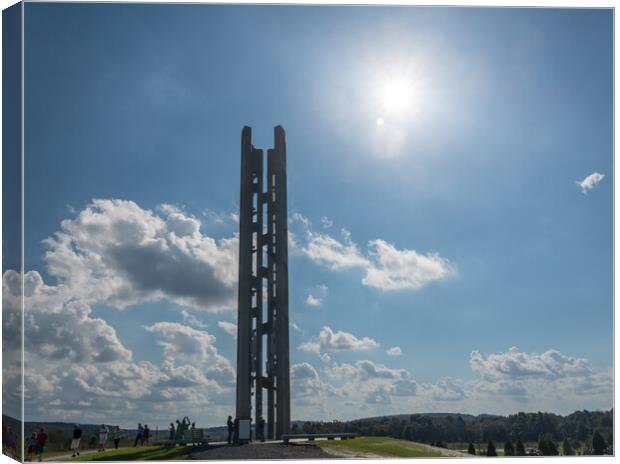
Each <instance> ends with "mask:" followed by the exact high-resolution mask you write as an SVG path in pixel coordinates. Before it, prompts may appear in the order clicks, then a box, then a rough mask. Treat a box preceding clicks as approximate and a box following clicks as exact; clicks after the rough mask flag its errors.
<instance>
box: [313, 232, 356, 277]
mask: <svg viewBox="0 0 620 464" xmlns="http://www.w3.org/2000/svg"><path fill="white" fill-rule="evenodd" d="M303 251H304V253H305V254H306V256H308V257H309V258H310V259H311V260H312V261H315V262H317V263H319V264H323V265H325V266H327V267H328V268H329V269H332V270H336V271H337V270H343V269H349V268H352V267H356V266H361V267H366V266H368V260H367V259H366V258H364V257H363V256H362V255H361V253H360V251H359V249H358V247H357V245H356V244H355V243H353V241H352V240H351V237H350V235H349V234H347V233H343V240H342V242H341V241H338V240H336V239H335V238H333V237H331V236H330V235H327V234H319V233H315V232H308V243H307V245H306V247H305V248H304V249H303Z"/></svg>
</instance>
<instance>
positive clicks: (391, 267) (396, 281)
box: [298, 220, 455, 291]
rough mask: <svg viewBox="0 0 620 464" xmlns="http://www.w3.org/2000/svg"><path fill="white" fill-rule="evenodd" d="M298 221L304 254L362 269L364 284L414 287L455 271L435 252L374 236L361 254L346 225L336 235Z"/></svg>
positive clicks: (328, 263)
mask: <svg viewBox="0 0 620 464" xmlns="http://www.w3.org/2000/svg"><path fill="white" fill-rule="evenodd" d="M302 223H303V224H304V226H305V236H306V238H307V243H306V244H305V246H299V245H298V246H299V247H300V248H301V250H302V251H303V253H304V254H305V255H306V256H307V257H309V258H310V259H311V260H312V261H314V262H316V263H318V264H321V265H324V266H326V267H327V268H328V269H331V270H335V271H341V270H345V269H351V268H360V269H363V270H365V275H364V277H363V278H362V283H363V284H364V285H366V286H368V287H373V288H377V289H379V290H383V291H394V290H417V289H419V288H422V287H424V286H425V285H428V284H429V283H431V282H434V281H438V280H442V279H445V278H446V277H448V276H449V275H451V274H453V273H454V272H455V267H454V266H453V265H452V264H451V263H450V262H449V261H448V260H447V259H445V258H443V257H441V256H440V255H439V254H438V253H427V254H421V253H418V252H417V251H416V250H409V249H398V248H396V247H395V246H394V245H393V244H390V243H388V242H386V241H385V240H381V239H375V240H371V241H369V242H368V251H367V252H366V253H365V254H364V253H362V252H361V251H360V248H359V247H358V245H357V244H356V243H354V242H353V240H352V239H351V233H350V232H349V231H347V230H346V229H341V235H342V238H341V239H336V238H334V237H332V236H331V235H328V234H325V233H317V232H314V231H312V230H311V229H310V227H309V225H308V224H309V221H307V220H306V222H302Z"/></svg>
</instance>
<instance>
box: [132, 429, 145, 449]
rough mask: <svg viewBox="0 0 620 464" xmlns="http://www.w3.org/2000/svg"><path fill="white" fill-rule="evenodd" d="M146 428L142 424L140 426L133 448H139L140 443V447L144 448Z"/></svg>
mask: <svg viewBox="0 0 620 464" xmlns="http://www.w3.org/2000/svg"><path fill="white" fill-rule="evenodd" d="M143 434H144V427H142V424H138V434H137V435H136V440H135V441H134V442H133V446H134V447H136V446H138V442H140V446H142V442H143V440H144V435H143Z"/></svg>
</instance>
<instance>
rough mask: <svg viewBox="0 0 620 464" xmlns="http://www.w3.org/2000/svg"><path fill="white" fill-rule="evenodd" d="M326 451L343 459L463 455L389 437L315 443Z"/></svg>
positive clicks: (319, 441)
mask: <svg viewBox="0 0 620 464" xmlns="http://www.w3.org/2000/svg"><path fill="white" fill-rule="evenodd" d="M314 443H315V444H316V445H317V446H320V447H321V448H323V449H324V450H325V451H327V452H328V453H329V452H332V453H334V454H339V455H341V456H343V457H345V456H348V457H356V456H357V457H372V456H383V457H392V458H431V457H432V458H435V457H441V456H461V453H458V452H455V451H451V450H448V449H446V450H444V449H443V448H435V447H433V446H429V445H425V444H422V443H416V442H413V441H408V440H398V439H396V438H389V437H358V438H355V439H353V440H317V441H315V442H314Z"/></svg>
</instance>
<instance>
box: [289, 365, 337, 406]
mask: <svg viewBox="0 0 620 464" xmlns="http://www.w3.org/2000/svg"><path fill="white" fill-rule="evenodd" d="M338 394H339V393H338V391H337V390H336V389H335V388H333V387H332V386H331V385H329V384H328V383H325V382H323V381H322V380H321V378H320V376H319V373H318V372H317V370H316V369H315V368H314V367H313V366H312V365H311V364H309V363H307V362H303V363H300V364H293V365H292V366H291V398H292V401H293V404H294V405H295V406H297V407H298V408H300V409H301V410H302V411H308V413H310V414H311V415H312V416H316V412H317V408H318V409H319V411H320V412H321V414H322V415H323V417H324V414H325V404H326V403H327V401H326V400H327V398H328V397H333V396H335V395H338ZM308 407H309V408H308ZM318 417H321V415H319V416H318Z"/></svg>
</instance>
